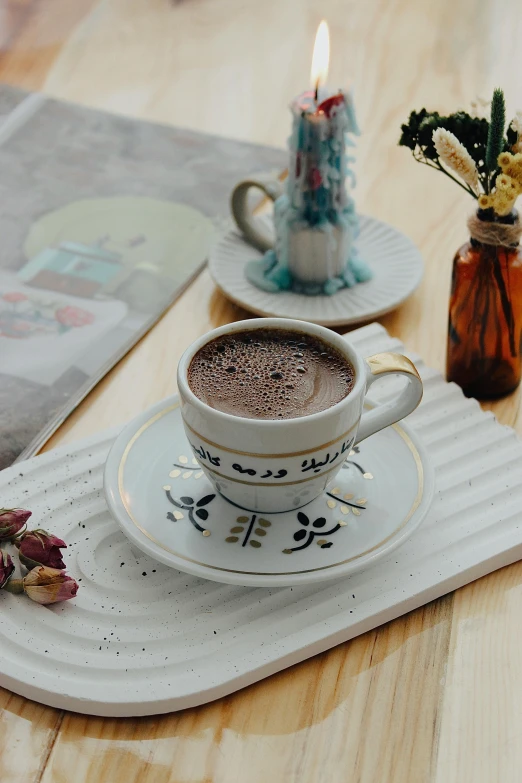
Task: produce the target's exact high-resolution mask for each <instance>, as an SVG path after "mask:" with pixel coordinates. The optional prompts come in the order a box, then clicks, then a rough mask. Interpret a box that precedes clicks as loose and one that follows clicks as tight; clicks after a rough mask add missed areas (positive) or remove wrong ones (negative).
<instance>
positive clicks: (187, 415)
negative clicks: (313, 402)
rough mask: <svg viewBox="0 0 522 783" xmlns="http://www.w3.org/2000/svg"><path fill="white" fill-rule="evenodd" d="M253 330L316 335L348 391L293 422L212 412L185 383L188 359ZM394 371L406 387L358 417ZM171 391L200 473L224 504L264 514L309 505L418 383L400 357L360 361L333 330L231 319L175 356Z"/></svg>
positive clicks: (405, 405)
mask: <svg viewBox="0 0 522 783" xmlns="http://www.w3.org/2000/svg"><path fill="white" fill-rule="evenodd" d="M256 329H263V330H266V329H285V330H292V331H295V332H298V333H301V334H307V335H313V336H315V337H318V338H320V339H321V340H323V341H324V342H325V343H327V344H328V345H331V346H332V347H334V348H336V349H337V350H338V351H339V352H340V353H341V354H342V355H343V356H344V357H345V358H346V359H348V361H349V362H350V363H351V364H352V366H353V367H354V369H355V384H354V386H353V389H352V390H351V392H350V393H349V394H348V395H347V396H346V397H345V398H344V399H342V400H341V401H340V402H338V403H336V404H335V405H332V406H331V407H330V408H327V409H326V410H324V411H320V412H319V413H313V414H311V415H309V416H301V417H298V418H294V419H279V420H276V419H251V418H244V417H241V416H234V415H231V414H229V413H223V412H222V411H219V410H216V409H215V408H211V407H210V406H209V405H207V404H206V403H204V402H203V401H202V400H200V399H199V397H197V396H196V395H195V394H194V392H193V391H192V389H191V388H190V386H189V383H188V370H189V366H190V363H191V361H192V359H193V358H194V356H195V355H196V354H197V353H198V351H199V350H200V349H201V348H202V347H203V346H204V345H206V344H207V343H208V342H211V341H212V340H214V339H215V338H216V337H220V336H221V335H229V334H234V333H235V332H245V331H252V330H256ZM396 374H399V375H402V376H404V377H405V378H406V379H407V381H408V383H407V385H406V387H405V388H404V389H403V390H402V391H401V392H400V393H399V394H398V396H397V397H396V398H395V399H394V400H392V401H391V402H388V403H386V404H383V405H379V406H377V407H375V408H373V409H372V410H368V411H364V412H363V407H364V398H365V396H366V392H367V390H368V388H369V387H370V386H371V385H372V383H374V381H376V380H377V379H378V378H380V377H382V376H383V375H396ZM178 388H179V393H180V397H181V414H182V418H183V424H184V426H185V432H186V434H187V438H188V440H189V443H190V445H191V448H192V451H193V452H194V456H195V457H196V459H197V460H198V462H199V464H200V465H201V468H202V470H203V471H204V472H205V474H206V475H207V477H208V478H209V479H210V481H211V482H212V484H213V485H214V486H215V488H216V490H217V491H218V492H220V493H221V495H223V496H224V497H225V498H226V499H227V500H229V501H230V502H232V503H234V504H235V505H237V506H239V507H240V508H243V509H246V510H249V511H256V512H263V513H276V512H279V511H290V510H291V509H295V508H299V507H300V506H304V505H306V504H307V503H309V502H310V501H312V500H314V498H316V497H317V496H318V495H320V494H321V493H322V492H323V491H324V490H325V489H326V488H327V486H328V485H329V484H330V483H331V482H332V481H333V480H334V478H335V476H336V475H337V473H338V472H339V470H340V468H341V466H342V464H343V462H344V461H345V459H346V458H347V457H348V454H349V453H350V449H351V448H352V447H353V446H354V445H355V444H356V443H360V442H361V441H362V440H364V439H365V438H368V437H369V436H370V435H373V434H374V433H375V432H378V431H379V430H381V429H383V428H384V427H388V426H389V425H390V424H394V423H395V422H396V421H399V420H400V419H403V418H404V417H405V416H407V415H408V414H409V413H411V412H412V411H413V410H415V408H416V407H417V405H418V404H419V402H420V401H421V398H422V381H421V379H420V377H419V374H418V372H417V370H416V368H415V365H414V364H413V363H412V362H411V361H410V360H409V359H407V358H406V357H405V356H402V355H401V354H394V353H381V354H376V355H375V356H370V357H369V358H367V359H363V358H361V357H360V356H359V355H358V354H357V353H356V351H355V350H354V349H353V348H352V346H351V345H350V343H349V342H348V341H347V340H345V339H344V338H342V337H340V336H339V335H338V334H336V333H335V332H332V331H330V330H329V329H325V328H324V327H322V326H316V325H315V324H311V323H308V322H306V321H294V320H290V319H286V318H255V319H252V320H248V321H237V322H236V323H232V324H228V325H226V326H222V327H220V328H219V329H214V330H213V331H211V332H209V333H208V334H206V335H204V336H203V337H200V338H199V339H198V340H196V341H195V342H194V343H193V344H192V345H191V346H190V347H189V348H188V349H187V350H186V351H185V353H184V354H183V356H182V357H181V360H180V363H179V365H178Z"/></svg>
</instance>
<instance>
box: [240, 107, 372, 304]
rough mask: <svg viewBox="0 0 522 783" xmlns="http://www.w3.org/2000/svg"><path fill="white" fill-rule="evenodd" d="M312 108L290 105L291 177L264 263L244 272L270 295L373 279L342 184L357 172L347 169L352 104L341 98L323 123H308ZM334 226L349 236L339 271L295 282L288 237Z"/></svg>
mask: <svg viewBox="0 0 522 783" xmlns="http://www.w3.org/2000/svg"><path fill="white" fill-rule="evenodd" d="M315 108H316V107H315V103H310V107H309V109H308V108H304V109H303V108H302V107H301V108H300V109H299V110H296V108H295V107H293V112H294V122H293V126H292V133H291V136H290V139H289V146H290V150H291V153H292V155H291V161H290V169H289V177H288V182H287V186H286V192H285V193H284V194H283V195H282V196H280V198H278V199H277V201H276V202H275V205H274V226H275V232H276V242H275V247H274V249H273V250H269V251H268V252H267V253H265V255H264V256H263V258H262V259H260V260H258V261H250V262H248V263H247V265H246V268H245V274H246V277H247V279H248V280H249V281H250V282H251V283H253V284H254V285H256V286H257V287H258V288H260V289H262V290H264V291H268V292H270V293H276V292H277V291H288V290H292V291H295V292H297V293H304V294H308V295H310V296H315V295H318V294H326V295H328V296H331V295H332V294H334V293H336V292H337V291H339V290H340V289H341V288H351V287H353V286H354V285H357V284H358V283H363V282H366V281H368V280H371V278H372V272H371V270H370V268H369V267H368V265H367V264H366V262H365V261H364V259H362V258H361V257H360V255H359V253H358V251H357V248H356V246H355V240H356V239H357V237H358V235H359V221H358V218H357V214H356V212H355V202H354V200H353V199H352V198H351V197H350V196H348V194H347V192H346V184H345V181H346V179H347V178H349V180H350V184H351V186H352V187H354V186H355V173H354V171H353V170H352V169H351V168H350V164H351V163H353V162H354V160H355V158H354V157H353V156H350V155H346V152H345V147H346V146H348V147H354V146H355V142H354V141H353V139H352V138H351V137H350V135H349V134H352V135H355V134H357V135H358V134H359V128H358V126H357V120H356V117H355V110H354V105H353V101H352V99H351V96H349V95H345V96H344V106H343V107H338V111H337V112H336V111H335V110H334V111H333V112H332V113H331V115H330V116H329V118H328V120H327V121H324V120H323V122H314V121H311V120H310V117H309V115H310V114H311V113H313V112H315ZM334 227H335V228H338V229H340V230H343V231H345V232H347V234H348V236H349V238H350V242H349V252H348V258H347V259H346V263H345V266H344V269H343V271H342V273H341V274H340V275H338V276H336V277H333V278H330V279H328V280H326V282H324V283H317V282H313V283H312V282H307V281H303V280H299V279H297V278H295V277H294V276H293V275H292V274H291V272H290V270H289V268H288V252H289V242H290V235H291V233H292V232H294V231H295V232H297V231H299V230H302V229H305V228H306V229H312V230H317V231H323V232H326V233H331V232H332V230H333V228H334Z"/></svg>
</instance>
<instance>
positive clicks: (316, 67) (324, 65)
mask: <svg viewBox="0 0 522 783" xmlns="http://www.w3.org/2000/svg"><path fill="white" fill-rule="evenodd" d="M329 60H330V34H329V32H328V25H327V24H326V22H325V21H324V19H323V21H322V22H321V24H320V25H319V27H318V28H317V34H316V36H315V44H314V53H313V56H312V70H311V72H310V81H311V83H312V85H311V86H312V89H313V90H315V91H316V92H317V89H318V88H319V87H322V86H323V85H324V84H326V79H327V78H328V62H329Z"/></svg>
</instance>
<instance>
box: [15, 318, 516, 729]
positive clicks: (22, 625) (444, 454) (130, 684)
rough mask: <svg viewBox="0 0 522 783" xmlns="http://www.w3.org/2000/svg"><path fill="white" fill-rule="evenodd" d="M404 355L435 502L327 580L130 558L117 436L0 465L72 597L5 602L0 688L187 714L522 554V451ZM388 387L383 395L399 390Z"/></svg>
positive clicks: (359, 337)
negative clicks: (215, 578) (122, 520)
mask: <svg viewBox="0 0 522 783" xmlns="http://www.w3.org/2000/svg"><path fill="white" fill-rule="evenodd" d="M350 339H351V340H352V341H353V343H354V344H355V345H356V347H357V348H358V349H359V350H360V351H361V353H363V354H366V355H369V354H371V353H376V352H379V351H385V350H400V349H401V348H402V346H401V344H400V343H399V342H398V341H396V340H392V339H391V338H390V337H389V336H388V335H387V333H386V332H385V330H384V329H383V328H382V327H380V326H378V325H376V324H372V325H370V326H367V327H364V328H362V329H359V330H357V331H355V332H352V333H351V335H350ZM412 358H413V359H414V360H415V361H416V363H417V366H418V367H419V369H420V372H421V375H422V377H423V380H424V384H425V396H424V400H423V402H422V404H421V406H420V407H419V408H418V410H417V411H416V412H415V413H414V414H413V415H412V416H411V417H409V419H408V423H409V424H410V426H411V427H412V428H413V429H415V431H416V432H417V434H418V435H419V437H420V438H421V440H422V441H423V443H424V445H425V447H426V448H427V451H428V453H429V455H430V457H431V459H432V461H433V464H434V466H435V471H436V492H435V497H434V500H433V503H432V506H431V508H430V511H429V512H428V515H427V517H426V519H425V520H424V521H423V522H422V523H421V525H420V527H419V528H418V529H417V531H416V532H415V533H414V534H413V535H412V536H411V538H409V539H408V540H407V541H406V542H405V543H404V544H403V545H402V546H401V547H400V548H399V549H397V550H396V551H395V552H393V553H392V554H391V555H390V556H389V557H388V558H387V559H384V560H381V561H380V562H379V563H378V564H376V565H375V566H372V567H370V568H367V569H365V570H363V571H361V572H359V573H357V574H353V575H352V576H350V577H346V578H345V579H342V580H339V581H337V582H334V583H326V584H325V585H306V586H302V587H293V588H291V587H287V588H247V587H239V586H234V585H224V584H219V583H216V582H210V581H205V580H203V579H199V578H197V577H193V576H189V575H186V574H183V573H180V572H176V571H174V570H173V569H171V568H168V567H167V566H164V565H161V564H160V563H157V562H156V561H154V560H152V559H150V558H149V557H147V556H145V555H143V554H141V553H140V552H139V551H138V550H135V549H133V547H132V545H131V544H130V543H129V541H128V540H127V539H126V538H125V536H124V535H123V533H121V532H120V530H119V528H118V527H117V525H116V523H115V522H114V521H113V519H112V518H111V516H110V515H109V513H108V510H107V506H106V503H105V500H104V495H103V488H102V483H103V466H104V462H105V459H106V456H107V453H108V451H109V449H110V446H111V445H112V443H113V441H114V438H115V435H116V434H117V433H116V432H115V431H112V432H105V433H102V434H101V435H97V436H95V437H92V438H90V439H88V440H84V441H81V442H79V443H77V444H73V445H69V446H65V447H63V448H60V449H57V450H56V451H53V452H49V453H48V454H45V455H43V456H41V457H35V458H33V459H31V460H28V461H27V462H25V463H21V464H18V465H15V466H13V467H11V468H9V469H7V470H5V471H3V473H1V474H0V492H1V495H2V503H3V505H7V506H8V505H11V504H12V505H22V506H26V507H28V508H30V509H32V511H33V513H34V518H35V519H36V520H38V521H39V523H41V524H43V525H45V526H48V527H49V528H51V529H52V530H53V531H54V532H56V533H57V534H58V535H61V536H62V537H64V538H65V539H66V541H67V543H68V545H69V549H68V551H67V553H66V555H67V557H66V560H67V564H68V570H69V572H70V573H71V574H72V575H73V576H74V577H75V578H76V579H78V580H79V582H80V590H79V592H78V595H77V597H76V599H75V600H73V601H69V602H67V603H65V604H60V605H57V606H55V607H53V608H45V607H41V606H39V605H37V604H34V603H32V602H31V601H29V600H22V599H21V598H19V597H17V596H13V595H10V594H7V593H4V592H2V593H0V606H1V611H2V623H1V625H0V657H1V660H2V664H1V677H0V684H1V685H2V686H4V687H6V688H9V689H11V690H13V691H15V692H16V693H19V694H21V695H23V696H26V697H28V698H31V699H35V700H37V701H40V702H43V703H44V704H49V705H51V706H54V707H60V708H66V709H70V710H75V711H78V712H83V713H89V714H94V715H103V716H131V715H150V714H155V713H162V712H170V711H172V710H177V709H182V708H185V707H190V706H195V705H198V704H202V703H204V702H208V701H211V700H213V699H216V698H219V697H221V696H224V695H226V694H228V693H231V692H233V691H234V690H237V689H239V688H242V687H244V686H246V685H249V684H250V683H253V682H255V681H257V680H260V679H262V678H263V677H266V676H268V675H270V674H272V673H274V672H276V671H279V670H281V669H284V668H285V667H287V666H290V665H292V664H294V663H296V662H298V661H301V660H303V659H305V658H308V657H310V656H311V655H315V654H316V653H319V652H321V651H323V650H325V649H327V648H329V647H332V646H334V645H336V644H339V643H340V642H342V641H345V640H347V639H350V638H353V637H354V636H357V635H358V634H360V633H363V632H364V631H367V630H369V629H371V628H374V627H376V626H377V625H380V624H381V623H383V622H387V621H389V620H392V619H394V618H395V617H398V616H399V615H401V614H404V613H405V612H408V611H410V610H412V609H414V608H416V607H418V606H421V605H422V604H424V603H426V602H428V601H431V600H433V599H434V598H436V597H438V596H440V595H443V594H444V593H447V592H448V591H450V590H453V589H455V588H457V587H460V586H462V585H464V584H466V583H467V582H470V581H472V580H473V579H476V578H478V577H479V576H482V575H484V574H486V573H489V572H490V571H493V570H494V569H496V568H499V567H501V566H503V565H507V564H508V563H511V562H514V561H515V560H517V559H519V558H520V557H521V556H522V530H521V525H520V508H521V503H522V482H521V480H520V476H521V475H522V443H521V442H520V441H519V440H518V438H517V437H516V435H515V433H514V432H513V430H511V429H509V428H508V427H503V426H501V425H499V424H498V423H497V422H496V420H495V419H494V417H493V416H492V415H491V414H489V413H484V412H482V411H481V410H480V408H479V406H478V404H477V403H476V402H475V401H473V400H467V399H465V397H464V396H463V395H462V393H461V391H460V390H459V389H458V388H457V387H456V386H454V385H451V384H447V383H446V382H445V381H444V380H443V379H442V378H441V376H440V375H439V374H438V373H436V372H435V371H433V370H430V369H427V368H426V367H425V366H424V365H423V364H422V362H421V361H419V359H418V357H415V356H412ZM390 386H391V387H393V384H392V383H391V382H389V383H388V384H387V385H386V392H387V393H389V394H393V393H394V389H393V388H391V389H390ZM374 388H375V387H374ZM373 396H374V398H375V399H378V396H377V394H375V395H373Z"/></svg>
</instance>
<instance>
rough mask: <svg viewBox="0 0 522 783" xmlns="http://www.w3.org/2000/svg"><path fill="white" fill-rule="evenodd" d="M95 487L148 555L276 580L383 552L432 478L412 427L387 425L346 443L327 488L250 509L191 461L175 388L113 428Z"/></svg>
mask: <svg viewBox="0 0 522 783" xmlns="http://www.w3.org/2000/svg"><path fill="white" fill-rule="evenodd" d="M104 487H105V494H106V497H107V503H108V505H109V509H110V511H111V513H112V515H113V516H114V518H115V519H116V521H117V522H118V524H119V525H120V527H121V528H122V530H123V532H124V533H125V534H126V535H127V536H128V538H130V539H131V541H133V542H134V543H135V544H136V545H137V546H138V547H139V548H140V549H141V550H142V551H143V552H146V553H147V554H148V555H150V556H151V557H153V558H155V559H156V560H159V561H160V562H162V563H165V564H166V565H169V566H172V567H173V568H177V569H179V570H180V571H186V572H187V573H190V574H194V575H195V576H200V577H204V578H205V579H212V580H214V581H217V582H227V583H229V584H240V585H250V586H258V587H281V586H285V585H302V584H308V583H312V582H322V581H327V580H330V579H339V578H340V577H342V576H346V575H347V574H351V573H352V572H354V571H357V570H359V569H361V568H363V567H365V566H367V565H368V564H370V563H374V562H375V561H376V560H377V559H379V558H382V557H385V556H386V555H388V554H389V553H390V552H391V551H392V550H393V549H395V548H396V547H397V546H399V544H400V543H401V542H403V541H404V540H405V539H406V538H408V537H409V536H410V535H411V533H412V532H413V530H415V528H416V527H417V525H419V524H420V522H421V521H422V519H423V518H424V516H425V514H426V512H427V511H428V508H429V505H430V503H431V499H432V496H433V489H434V480H433V471H432V468H431V464H430V462H429V459H428V457H427V455H426V452H425V451H424V448H423V447H422V445H421V444H420V443H419V441H418V438H417V436H416V435H415V434H414V433H413V432H412V431H411V430H410V429H409V428H407V427H406V426H404V425H401V426H398V425H395V426H394V427H389V428H388V429H386V430H383V431H382V432H380V433H378V434H377V435H374V436H372V437H371V438H369V439H368V440H367V441H365V442H364V443H362V444H361V446H360V448H356V450H355V451H352V452H350V457H349V459H348V460H347V462H346V464H345V466H344V467H343V468H342V469H341V472H340V474H339V476H338V477H337V480H336V482H335V484H334V485H333V487H332V489H331V492H328V493H325V494H324V495H322V496H321V497H320V498H317V499H316V500H314V501H313V502H312V503H310V504H308V505H307V506H304V507H303V508H301V509H297V510H296V511H291V512H286V513H283V514H269V515H266V514H261V515H257V514H253V513H251V512H249V511H244V510H242V509H240V508H238V507H237V506H234V505H232V504H231V503H229V502H228V501H227V500H225V499H224V498H222V497H221V495H219V494H217V493H216V490H215V489H214V487H213V486H212V485H211V484H210V482H209V481H208V480H207V479H206V477H205V475H204V474H203V472H202V471H201V470H200V468H199V465H198V463H197V461H196V460H195V459H194V458H193V456H192V453H191V450H190V447H189V445H188V442H187V440H186V437H185V433H184V431H183V425H182V422H181V415H180V410H179V401H178V397H177V396H175V397H170V398H168V399H166V400H163V401H162V402H160V403H158V404H157V405H155V406H154V407H153V408H150V409H149V410H148V411H146V412H145V413H143V414H141V415H140V416H138V417H137V418H136V419H134V421H132V422H131V423H130V424H129V425H127V427H125V429H124V430H123V432H121V434H120V435H119V436H118V438H117V439H116V441H115V443H114V445H113V447H112V449H111V451H110V453H109V456H108V458H107V463H106V466H105V474H104Z"/></svg>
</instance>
